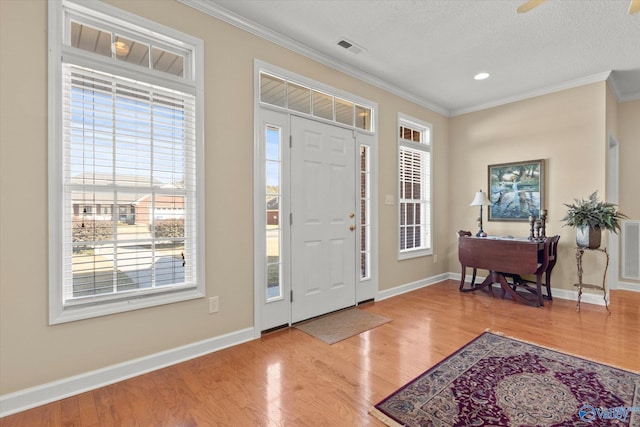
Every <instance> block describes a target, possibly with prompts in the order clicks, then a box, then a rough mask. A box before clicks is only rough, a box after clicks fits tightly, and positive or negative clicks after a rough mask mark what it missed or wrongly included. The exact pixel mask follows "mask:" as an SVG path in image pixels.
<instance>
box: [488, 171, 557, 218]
mask: <svg viewBox="0 0 640 427" xmlns="http://www.w3.org/2000/svg"><path fill="white" fill-rule="evenodd" d="M487 181H488V187H487V188H488V192H489V200H490V201H491V205H490V206H489V209H488V210H489V221H516V222H529V217H530V216H534V217H535V218H540V213H541V212H542V210H543V209H544V183H545V176H544V159H539V160H527V161H523V162H512V163H501V164H496V165H489V166H488V170H487Z"/></svg>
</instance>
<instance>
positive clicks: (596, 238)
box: [576, 226, 602, 249]
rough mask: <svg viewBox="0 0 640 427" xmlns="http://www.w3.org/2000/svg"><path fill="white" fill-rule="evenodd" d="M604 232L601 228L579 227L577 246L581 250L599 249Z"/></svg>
mask: <svg viewBox="0 0 640 427" xmlns="http://www.w3.org/2000/svg"><path fill="white" fill-rule="evenodd" d="M601 238H602V230H601V229H600V227H593V228H592V227H587V226H583V227H577V228H576V244H577V245H578V246H579V247H581V248H589V249H597V248H599V247H600V242H601Z"/></svg>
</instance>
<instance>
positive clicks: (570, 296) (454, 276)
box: [449, 273, 622, 305]
mask: <svg viewBox="0 0 640 427" xmlns="http://www.w3.org/2000/svg"><path fill="white" fill-rule="evenodd" d="M469 276H470V275H467V276H466V277H465V282H466V283H471V281H470V277H469ZM460 278H461V274H460V273H449V279H451V280H456V281H458V282H459V281H460ZM484 279H485V278H484V277H481V276H477V277H476V283H482V281H483V280H484ZM493 286H498V285H496V284H494V285H493ZM619 289H622V288H619ZM551 295H553V297H554V298H558V299H566V300H569V301H576V302H577V301H578V291H574V290H568V289H559V288H553V287H552V288H551ZM608 298H609V296H608V295H607V299H608ZM582 303H584V304H595V305H604V298H603V297H602V292H600V293H587V292H583V293H582V297H581V298H580V304H582Z"/></svg>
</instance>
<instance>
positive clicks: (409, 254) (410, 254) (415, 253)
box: [398, 249, 433, 261]
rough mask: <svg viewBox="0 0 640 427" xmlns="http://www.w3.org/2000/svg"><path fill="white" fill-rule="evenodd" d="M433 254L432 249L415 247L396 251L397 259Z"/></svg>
mask: <svg viewBox="0 0 640 427" xmlns="http://www.w3.org/2000/svg"><path fill="white" fill-rule="evenodd" d="M429 255H433V249H416V250H412V251H406V252H400V253H398V261H402V260H405V259H411V258H419V257H424V256H429Z"/></svg>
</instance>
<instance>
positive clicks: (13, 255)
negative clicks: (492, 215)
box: [0, 0, 449, 394]
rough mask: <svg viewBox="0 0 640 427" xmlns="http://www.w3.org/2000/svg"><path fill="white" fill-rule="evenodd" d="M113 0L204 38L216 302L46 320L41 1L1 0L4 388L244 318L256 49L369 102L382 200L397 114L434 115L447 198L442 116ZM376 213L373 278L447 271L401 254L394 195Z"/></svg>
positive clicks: (272, 50)
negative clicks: (211, 309) (373, 108)
mask: <svg viewBox="0 0 640 427" xmlns="http://www.w3.org/2000/svg"><path fill="white" fill-rule="evenodd" d="M110 3H112V4H115V5H117V6H118V7H120V8H122V9H125V10H128V11H130V12H133V13H135V14H138V15H141V16H144V17H146V18H149V19H152V20H154V21H156V22H159V23H161V24H164V25H167V26H170V27H173V28H176V29H178V30H180V31H183V32H186V33H189V34H192V35H194V36H196V37H199V38H202V39H203V40H204V41H205V72H206V79H205V89H206V99H205V114H206V117H205V121H206V130H205V139H206V148H205V164H206V227H207V228H206V236H205V238H206V265H207V275H206V279H207V283H206V288H207V295H211V296H212V295H218V296H220V312H219V313H218V314H215V315H209V314H208V311H207V302H206V301H205V299H199V300H193V301H188V302H182V303H176V304H170V305H165V306H161V307H155V308H150V309H144V310H138V311H133V312H128V313H123V314H116V315H111V316H104V317H100V318H95V319H89V320H83V321H77V322H72V323H67V324H62V325H56V326H48V324H47V319H48V313H47V307H48V295H47V289H48V270H47V268H48V265H47V262H48V252H47V239H48V216H47V84H46V82H47V8H46V2H45V1H44V0H38V1H35V0H34V1H14V0H9V1H0V17H1V22H0V43H1V44H0V53H1V55H2V60H1V65H0V66H1V67H2V68H1V69H0V70H1V73H0V85H1V86H0V93H1V100H0V107H1V110H0V111H1V114H0V120H1V124H0V141H1V145H0V149H1V150H2V151H1V153H2V156H1V159H0V162H1V169H0V194H1V197H2V203H1V206H0V213H1V215H0V236H1V238H0V344H1V345H0V394H5V393H9V392H13V391H17V390H21V389H24V388H27V387H30V386H35V385H39V384H43V383H46V382H50V381H53V380H57V379H61V378H65V377H69V376H71V375H76V374H81V373H83V372H88V371H91V370H95V369H98V368H102V367H105V366H109V365H112V364H116V363H120V362H124V361H127V360H131V359H134V358H137V357H142V356H145V355H149V354H153V353H156V352H160V351H163V350H167V349H171V348H175V347H178V346H181V345H186V344H189V343H193V342H197V341H199V340H203V339H207V338H211V337H216V336H219V335H222V334H225V333H229V332H234V331H238V330H241V329H243V328H247V327H251V326H252V325H253V271H252V269H251V268H247V267H248V266H251V265H252V264H253V258H252V253H253V227H252V223H253V217H252V215H253V196H252V192H253V182H252V176H253V172H252V162H253V159H252V156H253V114H252V111H253V61H254V58H257V59H261V60H263V61H266V62H268V63H272V64H274V65H276V66H279V67H282V68H286V69H288V70H290V71H293V72H295V73H299V74H301V75H304V76H306V77H308V78H311V79H315V80H317V81H320V82H322V83H325V84H328V85H332V86H334V87H336V88H339V89H341V90H344V91H348V92H351V93H354V94H355V95H358V96H360V97H363V98H367V99H370V100H373V101H375V102H377V103H378V105H379V143H380V148H379V158H380V162H379V171H380V172H379V186H380V195H381V200H384V195H386V194H390V195H394V199H396V200H397V180H396V176H397V172H396V170H397V169H396V159H397V153H396V150H397V148H396V146H397V142H396V126H397V114H398V112H402V113H405V114H408V115H410V116H413V117H416V118H418V119H420V120H423V121H426V122H428V123H431V124H433V128H434V141H435V149H434V150H435V152H436V159H435V164H434V168H435V173H436V176H438V177H440V178H439V179H437V180H436V182H435V183H434V197H435V199H436V200H446V198H447V193H448V184H447V178H446V177H447V175H448V170H447V162H446V159H447V158H448V145H447V140H448V138H449V136H448V118H447V117H444V116H442V115H439V114H436V113H433V112H431V111H428V110H426V109H424V108H422V107H419V106H417V105H415V104H412V103H410V102H408V101H406V100H403V99H400V98H398V97H396V96H393V95H391V94H389V93H387V92H385V91H383V90H380V89H378V88H376V87H373V86H371V85H368V84H365V83H363V82H361V81H358V80H356V79H354V78H351V77H348V76H346V75H344V74H342V73H340V72H337V71H335V70H333V69H331V68H328V67H325V66H322V65H319V64H318V63H315V62H313V61H311V60H309V59H307V58H306V57H303V56H300V55H297V54H294V53H292V52H290V51H288V50H286V49H283V48H281V47H278V46H276V45H274V44H271V43H269V42H267V41H265V40H263V39H261V38H258V37H255V36H253V35H250V34H249V33H246V32H243V31H241V30H239V29H237V28H235V27H232V26H230V25H227V24H225V23H222V22H220V21H217V20H215V19H213V18H211V17H208V16H206V15H204V14H202V13H199V12H197V11H195V10H194V9H191V8H189V7H186V6H184V5H182V4H179V3H177V2H173V1H167V0H164V1H156V2H154V7H149V2H144V1H139V2H131V1H113V2H110ZM25 22H29V26H28V31H27V30H26V28H27V27H25V24H24V23H25ZM221 41H224V42H221ZM229 158H233V159H245V160H244V161H241V162H229V161H227V159H229ZM229 182H233V183H235V185H234V186H233V187H232V186H229V185H227V183H229ZM220 204H224V205H225V206H233V207H234V209H219V206H220ZM434 214H435V223H436V224H439V226H438V228H437V229H436V230H435V248H436V250H437V251H442V252H445V251H446V247H447V245H448V239H447V234H448V232H447V228H448V223H447V205H446V204H444V203H442V204H437V205H436V208H435V212H434ZM379 219H380V224H381V226H380V242H379V243H380V260H379V265H380V289H388V288H391V287H393V286H396V285H400V284H405V283H411V282H414V281H418V280H420V279H423V278H425V277H431V276H434V275H437V274H440V273H444V272H446V271H448V265H447V262H446V260H445V262H441V263H439V264H434V263H433V262H431V261H430V260H431V258H430V257H429V258H420V259H414V260H407V261H402V262H399V261H397V259H396V258H397V254H396V249H395V248H396V245H397V243H396V242H397V232H396V228H397V226H396V224H397V205H393V206H386V205H384V204H381V206H380V210H379ZM231 242H232V243H231Z"/></svg>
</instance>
